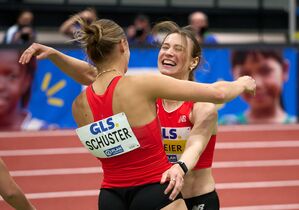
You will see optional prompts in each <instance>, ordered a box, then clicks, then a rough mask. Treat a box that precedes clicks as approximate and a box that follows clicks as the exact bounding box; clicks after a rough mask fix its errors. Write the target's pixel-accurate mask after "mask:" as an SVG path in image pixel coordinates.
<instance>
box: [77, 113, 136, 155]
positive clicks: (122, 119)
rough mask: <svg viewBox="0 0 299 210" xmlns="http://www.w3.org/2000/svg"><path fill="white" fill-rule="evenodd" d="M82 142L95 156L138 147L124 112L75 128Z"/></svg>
mask: <svg viewBox="0 0 299 210" xmlns="http://www.w3.org/2000/svg"><path fill="white" fill-rule="evenodd" d="M76 133H77V135H78V136H79V138H80V140H81V142H82V144H83V145H84V146H85V147H86V148H87V149H88V150H89V152H91V154H93V155H94V156H96V157H99V158H111V157H115V156H118V155H122V154H124V153H127V152H130V151H132V150H135V149H137V148H139V147H140V144H139V142H138V140H137V138H136V136H135V135H134V133H133V131H132V129H131V126H130V124H129V122H128V119H127V117H126V115H125V113H123V112H122V113H119V114H116V115H113V116H111V117H108V118H106V119H103V120H99V121H97V122H93V123H91V124H89V125H85V126H83V127H80V128H77V129H76Z"/></svg>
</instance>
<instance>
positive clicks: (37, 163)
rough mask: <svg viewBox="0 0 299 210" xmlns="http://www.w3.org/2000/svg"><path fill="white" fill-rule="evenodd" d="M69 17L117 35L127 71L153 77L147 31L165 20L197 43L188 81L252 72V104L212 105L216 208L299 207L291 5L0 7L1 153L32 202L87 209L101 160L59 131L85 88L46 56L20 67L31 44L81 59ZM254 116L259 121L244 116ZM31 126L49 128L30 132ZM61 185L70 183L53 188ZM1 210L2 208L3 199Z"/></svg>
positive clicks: (213, 1)
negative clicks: (112, 27)
mask: <svg viewBox="0 0 299 210" xmlns="http://www.w3.org/2000/svg"><path fill="white" fill-rule="evenodd" d="M75 14H78V15H80V16H81V17H82V18H85V19H86V20H87V21H92V20H95V19H96V18H108V19H112V20H114V21H115V22H117V23H118V24H120V25H121V26H122V27H123V28H124V30H125V31H126V33H127V36H128V40H129V44H130V47H131V58H130V63H129V68H130V70H129V72H130V74H140V73H144V72H155V73H158V70H157V56H158V48H157V47H156V46H155V45H154V44H153V42H154V40H156V39H159V37H154V36H153V35H152V34H150V30H151V27H152V26H153V25H154V24H155V23H157V22H159V21H163V20H172V21H175V22H176V23H178V24H179V25H180V26H185V25H189V24H190V25H191V26H192V27H193V29H194V30H195V32H196V34H197V38H198V40H199V41H200V43H201V45H202V49H203V59H202V62H201V65H200V66H199V68H198V69H197V71H196V73H195V78H196V81H198V82H206V83H212V82H215V81H219V80H229V81H231V80H233V79H235V78H236V77H237V76H241V75H245V74H246V75H251V76H253V77H254V78H255V79H256V81H257V95H256V97H255V98H251V97H249V96H247V95H242V96H241V97H239V98H237V99H235V100H233V101H232V102H229V103H227V104H224V105H223V106H222V107H221V108H220V109H219V124H220V127H219V137H218V139H219V143H218V144H217V145H218V146H217V145H216V155H215V156H216V157H215V160H216V162H215V174H216V175H215V178H216V182H217V183H219V184H218V189H219V193H220V198H221V202H222V204H223V205H222V206H223V209H225V210H229V209H230V210H236V209H239V210H245V209H247V210H248V209H253V210H254V209H256V210H259V209H267V210H269V209H299V198H298V193H299V190H298V188H299V156H298V154H299V126H298V124H297V122H298V116H299V96H298V94H299V80H298V77H299V72H298V65H299V63H298V58H299V57H298V56H299V52H298V50H299V48H298V47H299V18H298V17H299V1H298V0H250V1H248V0H84V1H81V0H0V43H1V44H0V131H2V132H0V157H2V158H3V159H4V160H5V162H6V163H7V165H8V167H9V169H10V170H11V173H12V175H13V177H14V178H16V180H17V182H18V183H19V184H20V185H21V187H22V188H23V189H24V191H25V192H26V193H27V194H28V195H29V198H31V199H33V202H34V203H35V205H37V206H40V207H45V206H51V205H54V204H55V205H58V206H57V207H55V208H54V207H53V208H52V209H64V210H65V209H96V197H97V191H96V190H95V189H96V188H95V187H94V186H97V187H98V173H99V171H98V169H97V167H96V166H97V165H98V163H97V161H95V160H94V159H92V157H90V155H88V154H85V153H86V152H85V150H81V147H80V143H79V141H77V139H76V140H75V141H74V139H75V138H76V137H75V135H74V132H73V131H66V129H73V128H75V127H76V125H75V122H74V120H73V118H72V114H71V104H72V101H73V100H74V98H75V97H76V96H77V95H78V94H79V93H80V92H81V91H82V90H83V89H84V87H83V86H81V85H80V84H78V83H76V82H75V81H73V80H72V79H70V78H69V77H67V76H66V75H65V74H64V73H62V72H61V71H60V70H59V69H57V68H56V67H55V66H54V65H53V64H52V63H51V62H49V61H48V60H41V61H35V60H32V62H31V63H29V64H28V65H26V66H20V65H19V64H18V58H19V56H20V54H21V53H22V50H23V49H25V48H26V47H28V46H29V45H30V44H31V43H32V42H39V43H42V44H46V45H49V46H53V47H55V48H56V49H59V50H61V51H62V52H64V53H66V54H68V55H70V56H74V57H77V58H79V59H84V60H87V58H86V55H85V53H84V52H83V51H82V50H81V48H80V47H79V46H78V44H77V43H76V42H73V41H71V39H72V38H73V32H74V31H76V30H77V29H78V25H77V24H76V23H75V22H74V20H73V18H72V16H73V15H75ZM273 75H276V76H273ZM269 110H279V114H277V113H275V112H271V111H269ZM268 111H269V112H268ZM251 113H259V115H258V117H257V118H250V119H248V118H247V116H248V115H249V114H251ZM261 116H264V117H261ZM37 130H51V131H50V132H47V131H43V132H41V131H40V132H37V133H36V132H29V131H37ZM52 130H55V131H52ZM61 130H62V131H61ZM6 131H11V132H6ZM15 131H27V132H15ZM236 139H238V140H240V142H236ZM72 140H73V141H72ZM70 142H75V143H70ZM54 148H55V149H54ZM57 148H58V149H57ZM83 149H84V148H83ZM235 152H237V153H235ZM47 155H48V156H47ZM20 156H21V157H20ZM88 158H89V159H88ZM255 158H256V159H255ZM61 160H64V161H61ZM230 161H231V162H230ZM236 161H237V162H236ZM242 161H243V162H242ZM269 161H270V162H269ZM271 161H272V162H271ZM41 162H43V164H41ZM65 167H67V168H68V169H65ZM70 167H71V168H70ZM240 167H245V168H242V169H241V168H240ZM228 169H229V171H225V170H228ZM100 173H101V172H100ZM51 174H52V175H53V176H52V177H50V175H51ZM232 174H235V175H232ZM286 174H290V176H289V177H286ZM75 175H76V176H75ZM226 177H230V178H226ZM240 177H242V178H243V180H242V179H240ZM254 177H256V179H255V178H254ZM33 178H34V179H33ZM29 180H30V181H29ZM32 180H35V181H34V183H33V184H29V183H31V182H33V181H32ZM61 180H64V182H65V183H64V184H65V185H67V186H65V188H62V187H57V188H54V186H55V185H58V186H62V183H61V182H62V181H61ZM79 180H81V182H80V181H79ZM82 180H84V182H83V181H82ZM87 180H89V181H87ZM45 182H48V183H49V184H45ZM234 182H238V183H239V185H237V184H236V183H234ZM59 183H61V184H59ZM244 183H245V184H244ZM279 183H282V184H279ZM234 184H236V185H234ZM81 185H82V187H81ZM32 186H33V188H32ZM74 186H77V187H78V188H76V187H74ZM83 186H84V187H83ZM242 186H243V187H242ZM80 187H81V188H80ZM286 187H288V188H286ZM46 188H47V189H46ZM91 189H92V190H91ZM248 189H251V190H253V191H247V190H248ZM260 189H265V191H259V190H260ZM234 190H235V191H234ZM237 190H238V191H237ZM52 192H54V194H51V193H52ZM58 192H59V193H58ZM274 192H275V193H274ZM280 192H281V193H280ZM237 196H239V197H237ZM74 197H76V199H75V200H74ZM60 198H64V200H60ZM233 198H236V199H235V200H233ZM44 199H48V200H47V201H45V200H44ZM51 199H52V200H51ZM80 199H81V200H80ZM288 199H289V200H288ZM253 201H257V202H256V203H253ZM83 202H86V203H90V202H91V203H93V205H90V206H86V208H82V207H80V204H81V203H83ZM1 205H2V206H1ZM59 206H60V207H59ZM78 206H79V207H78ZM0 209H1V210H2V209H10V208H9V207H8V206H7V205H6V204H4V202H3V201H1V200H0Z"/></svg>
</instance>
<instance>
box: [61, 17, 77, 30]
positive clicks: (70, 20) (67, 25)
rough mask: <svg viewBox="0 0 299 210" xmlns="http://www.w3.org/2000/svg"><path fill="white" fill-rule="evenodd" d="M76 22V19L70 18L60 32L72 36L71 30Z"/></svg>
mask: <svg viewBox="0 0 299 210" xmlns="http://www.w3.org/2000/svg"><path fill="white" fill-rule="evenodd" d="M75 22H76V20H75V17H71V18H69V19H68V20H66V21H65V22H64V23H63V24H62V25H61V26H60V28H59V31H60V32H61V33H63V34H71V33H72V32H71V30H70V28H71V27H73V25H74V24H75Z"/></svg>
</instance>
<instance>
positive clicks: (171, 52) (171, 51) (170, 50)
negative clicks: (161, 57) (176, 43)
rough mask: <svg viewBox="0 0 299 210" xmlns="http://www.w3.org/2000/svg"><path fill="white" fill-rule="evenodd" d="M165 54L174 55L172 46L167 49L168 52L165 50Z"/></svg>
mask: <svg viewBox="0 0 299 210" xmlns="http://www.w3.org/2000/svg"><path fill="white" fill-rule="evenodd" d="M165 55H167V56H173V55H174V53H173V50H172V48H168V49H167V50H166V52H165Z"/></svg>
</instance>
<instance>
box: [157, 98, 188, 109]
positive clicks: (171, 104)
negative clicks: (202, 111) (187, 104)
mask: <svg viewBox="0 0 299 210" xmlns="http://www.w3.org/2000/svg"><path fill="white" fill-rule="evenodd" d="M162 103H163V107H164V109H165V110H166V111H168V112H172V111H174V110H176V109H177V108H179V107H180V106H181V105H182V103H184V102H183V101H174V100H168V99H163V100H162Z"/></svg>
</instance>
